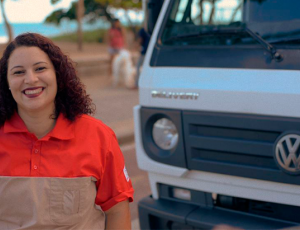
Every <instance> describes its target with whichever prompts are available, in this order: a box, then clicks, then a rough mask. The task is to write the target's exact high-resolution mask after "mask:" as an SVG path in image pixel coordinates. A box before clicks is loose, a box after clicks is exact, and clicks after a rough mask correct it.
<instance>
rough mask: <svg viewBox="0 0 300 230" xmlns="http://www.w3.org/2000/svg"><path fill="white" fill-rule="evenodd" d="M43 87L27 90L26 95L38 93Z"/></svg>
mask: <svg viewBox="0 0 300 230" xmlns="http://www.w3.org/2000/svg"><path fill="white" fill-rule="evenodd" d="M42 90H43V89H42V88H38V89H34V90H25V92H24V93H25V94H26V95H32V94H38V93H40V92H42Z"/></svg>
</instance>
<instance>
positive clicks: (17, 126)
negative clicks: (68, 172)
mask: <svg viewBox="0 0 300 230" xmlns="http://www.w3.org/2000/svg"><path fill="white" fill-rule="evenodd" d="M23 132H26V133H28V129H27V127H26V125H25V123H24V122H23V120H22V119H21V117H20V116H19V114H18V113H17V112H15V113H14V114H13V116H12V117H11V118H10V119H9V120H7V121H5V123H4V133H23ZM50 137H53V138H57V139H61V140H70V139H72V138H74V137H75V134H74V123H73V122H71V121H69V120H68V119H67V118H66V117H65V116H64V115H63V114H61V113H60V114H59V116H58V118H57V120H56V124H55V126H54V128H53V129H52V131H50V132H49V133H48V134H47V135H46V136H45V137H43V138H42V139H44V140H45V139H49V138H50Z"/></svg>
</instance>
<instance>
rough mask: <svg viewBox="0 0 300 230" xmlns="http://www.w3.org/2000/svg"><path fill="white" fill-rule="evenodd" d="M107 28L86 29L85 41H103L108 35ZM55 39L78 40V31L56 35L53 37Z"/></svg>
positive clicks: (84, 33)
mask: <svg viewBox="0 0 300 230" xmlns="http://www.w3.org/2000/svg"><path fill="white" fill-rule="evenodd" d="M106 31H107V30H105V29H99V30H91V31H84V32H83V42H85V43H94V42H98V43H102V42H104V41H105V36H106ZM51 39H52V40H53V41H59V42H60V41H64V42H77V32H74V33H68V34H63V35H59V36H55V37H52V38H51Z"/></svg>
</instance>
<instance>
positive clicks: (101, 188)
mask: <svg viewBox="0 0 300 230" xmlns="http://www.w3.org/2000/svg"><path fill="white" fill-rule="evenodd" d="M110 143H111V144H110V145H108V146H109V147H108V150H107V152H106V154H107V155H106V157H105V162H104V165H103V170H102V175H101V178H100V180H99V181H98V182H97V184H96V185H97V187H98V190H97V196H96V201H95V203H96V204H97V205H99V206H100V207H101V209H102V210H103V211H106V210H108V209H110V208H111V207H113V206H114V205H115V204H117V203H119V202H122V201H124V200H129V202H132V201H133V193H134V190H133V187H132V183H131V180H130V178H129V175H128V173H127V170H126V167H125V161H124V156H123V154H122V152H121V150H120V147H119V144H118V141H117V138H116V136H115V134H114V133H113V134H112V137H111V140H110Z"/></svg>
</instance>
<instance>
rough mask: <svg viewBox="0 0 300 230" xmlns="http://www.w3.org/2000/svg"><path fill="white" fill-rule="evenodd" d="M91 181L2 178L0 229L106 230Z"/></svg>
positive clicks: (80, 178) (84, 179)
mask: <svg viewBox="0 0 300 230" xmlns="http://www.w3.org/2000/svg"><path fill="white" fill-rule="evenodd" d="M95 197H96V185H95V179H94V178H92V177H78V178H57V177H54V178H50V177H1V176H0V229H1V230H11V229H14V230H15V229H35V230H37V229H40V230H45V229H68V230H69V229H72V230H73V229H80V230H85V229H86V230H89V229H91V230H94V229H95V230H96V229H97V230H99V229H100V230H102V229H104V228H105V215H104V212H103V211H102V210H101V209H100V208H99V207H98V206H95Z"/></svg>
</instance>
